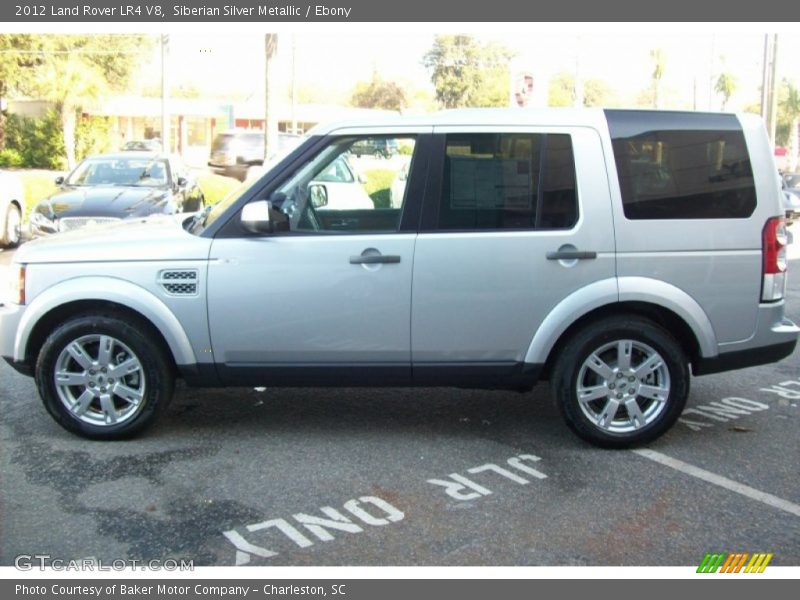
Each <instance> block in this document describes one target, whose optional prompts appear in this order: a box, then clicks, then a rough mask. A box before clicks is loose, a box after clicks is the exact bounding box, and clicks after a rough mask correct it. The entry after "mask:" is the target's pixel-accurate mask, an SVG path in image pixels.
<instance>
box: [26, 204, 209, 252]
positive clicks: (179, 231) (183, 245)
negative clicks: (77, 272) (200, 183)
mask: <svg viewBox="0 0 800 600" xmlns="http://www.w3.org/2000/svg"><path fill="white" fill-rule="evenodd" d="M190 218H191V217H190V216H187V215H185V214H179V215H153V216H150V217H146V218H137V219H128V220H125V221H120V222H118V223H114V224H112V225H104V226H101V227H97V228H88V229H76V230H75V231H67V232H64V233H59V234H57V235H52V236H47V237H44V238H38V239H34V240H32V241H30V242H27V243H26V244H23V245H22V246H20V247H19V249H18V250H17V251H16V253H15V254H14V262H17V263H26V264H31V263H70V262H110V261H114V262H117V261H119V262H136V261H157V260H205V259H207V258H208V252H209V247H210V245H211V240H210V239H208V238H202V237H198V236H196V235H192V234H191V233H189V232H188V231H186V230H185V229H184V227H183V223H184V222H186V221H187V220H188V219H190Z"/></svg>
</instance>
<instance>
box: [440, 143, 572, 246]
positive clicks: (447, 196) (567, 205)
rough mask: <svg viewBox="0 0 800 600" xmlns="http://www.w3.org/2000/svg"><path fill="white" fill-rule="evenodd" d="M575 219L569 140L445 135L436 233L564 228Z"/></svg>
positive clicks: (569, 225)
mask: <svg viewBox="0 0 800 600" xmlns="http://www.w3.org/2000/svg"><path fill="white" fill-rule="evenodd" d="M577 219H578V204H577V191H576V184H575V161H574V157H573V152H572V141H571V138H570V136H569V135H566V134H543V133H541V134H539V133H535V134H528V133H524V134H523V133H519V134H517V133H497V134H491V133H488V134H487V133H469V134H466V133H465V134H451V135H448V136H447V142H446V157H445V167H444V178H443V185H442V197H441V202H440V205H439V221H438V228H439V229H443V230H463V231H470V230H502V229H568V228H571V227H572V226H573V225H574V224H575V223H576V222H577Z"/></svg>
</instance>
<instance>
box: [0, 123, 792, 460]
mask: <svg viewBox="0 0 800 600" xmlns="http://www.w3.org/2000/svg"><path fill="white" fill-rule="evenodd" d="M381 137H383V138H387V141H388V140H392V141H394V142H395V143H398V144H399V145H400V144H401V145H402V146H403V147H404V148H409V149H410V151H411V155H410V156H411V163H410V165H411V166H410V169H409V173H408V177H407V182H406V190H405V194H404V196H403V201H402V206H400V207H394V206H391V205H389V203H388V202H380V203H379V202H374V203H373V206H371V207H365V208H352V209H340V210H324V207H325V206H326V200H327V198H326V194H327V192H328V191H329V190H327V188H326V189H323V188H324V187H325V186H326V185H327V184H326V182H323V181H321V179H322V178H323V174H324V173H326V169H328V168H330V165H332V164H333V162H334V161H335V160H337V159H338V158H339V157H346V156H347V155H348V154H349V152H350V149H351V146H352V144H353V140H354V138H355V139H356V141H357V140H359V139H372V138H381ZM768 149H769V143H768V141H767V135H766V131H765V128H764V126H763V123H762V121H761V120H760V119H759V118H758V117H757V116H755V115H747V114H741V115H734V114H703V113H681V112H658V111H623V110H606V111H603V110H600V109H590V110H581V111H572V110H561V111H554V110H549V111H548V110H545V111H522V110H499V111H498V110H484V111H452V112H447V113H443V114H439V115H433V116H429V117H418V118H406V119H399V120H392V121H386V122H385V123H382V124H379V125H376V124H375V123H368V122H364V123H360V122H357V123H352V124H345V125H341V124H340V125H331V126H322V127H319V128H318V129H316V130H315V132H314V134H313V135H312V136H310V137H309V138H308V139H307V140H306V141H305V142H304V143H303V144H302V145H301V146H300V147H298V148H297V149H295V150H294V151H293V152H292V153H290V154H289V155H288V156H286V157H285V158H284V159H283V160H281V161H280V162H279V163H278V164H277V165H275V166H274V168H272V169H270V170H269V171H268V172H267V173H265V174H264V176H263V177H262V178H261V179H259V180H257V181H254V182H252V184H251V185H244V186H242V188H241V189H240V191H239V193H238V194H233V195H231V196H229V197H228V198H227V199H225V200H223V201H222V202H220V203H219V204H217V205H215V206H214V207H213V208H210V209H207V210H205V211H203V212H201V213H197V214H196V215H194V216H191V217H187V218H185V219H183V220H179V219H176V218H174V217H173V218H167V217H165V218H161V219H151V220H147V221H142V220H136V221H129V222H128V223H123V224H120V225H118V226H115V227H111V228H106V229H98V230H96V231H94V232H91V231H86V232H75V233H74V234H72V235H68V236H54V237H52V238H50V239H47V240H39V241H35V242H33V243H31V244H26V245H25V246H23V247H22V248H21V249H20V250H19V251H18V252H17V253H16V255H15V258H14V263H12V277H11V281H12V282H13V286H14V287H13V290H12V292H13V296H14V300H13V302H12V303H10V304H9V305H7V306H5V307H2V308H0V355H2V356H3V357H4V358H5V359H6V360H7V361H8V362H9V363H10V364H11V365H12V366H13V367H14V368H16V369H17V370H18V371H20V372H21V373H24V374H27V375H33V376H34V377H35V379H36V383H37V389H38V391H39V394H40V396H41V398H42V400H43V402H44V405H45V407H46V409H47V410H48V412H49V413H50V414H51V415H52V416H53V418H54V419H55V420H56V421H57V422H58V423H59V424H60V425H62V426H63V427H64V428H66V429H68V430H69V431H72V432H75V433H77V434H80V435H83V436H86V437H89V438H95V439H115V438H122V437H128V436H131V435H134V434H136V433H138V432H140V431H142V430H143V429H144V428H145V427H147V426H148V425H150V424H151V423H152V422H153V421H154V420H155V419H156V418H157V417H158V415H159V414H161V413H163V411H164V410H165V408H166V406H167V403H168V401H169V398H170V395H171V394H172V390H173V383H174V381H175V379H176V378H178V377H180V378H183V379H184V380H185V382H186V383H187V384H189V385H196V386H199V385H202V386H220V385H230V386H242V385H248V386H268V387H280V386H314V387H319V386H353V385H361V386H365V385H367V386H369V385H372V386H420V387H426V386H453V387H467V388H469V387H472V388H493V389H494V388H506V389H516V390H520V391H524V390H528V389H530V388H531V387H532V386H533V385H534V384H536V383H537V382H538V381H543V380H547V381H549V382H550V386H551V388H552V391H553V394H554V395H555V397H556V399H557V403H558V406H559V407H560V410H561V412H562V414H563V416H564V418H565V420H566V423H567V425H569V427H570V428H571V429H572V430H573V431H574V432H575V433H576V434H577V435H579V436H580V437H581V438H583V439H585V440H587V441H589V442H591V443H593V444H596V445H598V446H602V447H614V448H620V447H629V446H635V445H641V444H645V443H648V442H650V441H652V440H654V439H656V438H657V437H658V436H660V435H661V434H663V433H664V432H665V431H667V430H668V429H669V428H670V427H671V426H672V425H673V424H674V423H675V421H676V420H677V419H678V416H679V415H680V414H681V411H682V410H683V408H684V406H685V403H686V400H687V397H688V395H689V385H690V376H691V374H694V375H704V374H707V373H716V372H721V371H727V370H731V369H739V368H743V367H747V366H753V365H759V364H766V363H771V362H775V361H778V360H780V359H782V358H784V357H787V356H789V355H790V354H791V353H792V352H793V350H794V348H795V346H796V344H797V339H798V334H800V328H798V327H797V326H796V325H795V324H794V323H792V322H791V321H790V320H789V319H788V318H787V317H786V314H785V294H786V270H787V262H788V261H787V260H786V244H787V236H786V227H785V218H784V215H783V212H782V209H781V205H780V187H779V184H778V180H777V178H776V177H775V168H776V167H775V162H774V159H773V157H772V155H771V153H770V151H769V150H768ZM387 168H389V169H397V170H399V169H401V168H402V165H401V163H400V162H399V161H394V162H390V163H387ZM381 171H383V170H381ZM394 175H396V173H394ZM385 177H386V179H384V181H391V173H390V174H385ZM387 188H388V183H387ZM381 192H382V193H384V194H385V195H386V196H387V197H388V195H389V192H388V190H387V189H386V188H384V189H382V190H381ZM275 306H281V307H287V310H281V311H276V310H275V308H274V307H275ZM424 396H425V394H424V392H420V394H419V398H420V401H424Z"/></svg>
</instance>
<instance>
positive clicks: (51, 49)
mask: <svg viewBox="0 0 800 600" xmlns="http://www.w3.org/2000/svg"><path fill="white" fill-rule="evenodd" d="M4 37H6V36H4ZM8 37H10V36H8ZM8 41H9V40H6V42H8ZM30 42H31V45H32V46H33V47H34V50H33V51H32V54H30V55H28V56H29V57H35V64H33V65H31V67H30V71H29V73H28V74H27V75H26V76H25V77H24V79H23V80H22V81H20V82H19V84H18V86H17V88H18V91H19V92H21V93H25V94H28V95H30V96H33V97H37V98H40V99H42V100H47V101H49V102H51V103H52V104H53V105H54V107H55V108H56V110H57V111H58V114H59V115H60V117H61V128H62V133H63V137H64V150H65V153H66V155H67V164H68V166H69V167H70V168H72V167H73V166H74V165H75V128H76V122H77V115H78V113H79V111H80V110H81V109H83V108H84V107H85V106H86V105H88V104H89V103H91V102H93V101H95V100H97V99H98V98H99V97H101V96H103V95H105V94H107V93H111V92H114V91H122V90H124V89H126V86H127V85H128V83H129V81H130V77H131V75H132V74H133V71H134V69H135V67H137V66H138V65H139V64H140V63H141V57H142V55H144V54H146V53H147V51H148V47H149V45H150V44H151V43H152V40H151V38H149V37H147V36H143V35H114V34H100V35H37V36H31V40H30Z"/></svg>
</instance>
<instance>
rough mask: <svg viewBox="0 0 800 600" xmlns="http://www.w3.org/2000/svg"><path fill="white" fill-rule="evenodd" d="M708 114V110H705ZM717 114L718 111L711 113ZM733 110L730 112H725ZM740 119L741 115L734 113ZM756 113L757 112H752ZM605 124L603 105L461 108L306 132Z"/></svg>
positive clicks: (340, 123) (335, 124) (330, 125)
mask: <svg viewBox="0 0 800 600" xmlns="http://www.w3.org/2000/svg"><path fill="white" fill-rule="evenodd" d="M613 110H619V111H621V112H658V113H671V114H687V115H688V114H698V111H666V110H659V111H655V110H648V109H613ZM709 114H711V113H709ZM714 114H720V113H714ZM727 114H733V113H727ZM736 116H738V117H739V118H740V119H741V118H742V115H736ZM756 116H757V115H756ZM481 125H489V126H491V125H495V126H526V125H528V126H530V125H544V126H566V125H568V126H585V127H594V128H603V127H606V126H607V121H606V116H605V109H603V108H462V109H452V110H445V111H441V112H437V113H432V114H427V115H412V116H398V117H384V118H375V119H360V120H348V121H338V122H332V123H322V124H320V125H317V126H316V127H314V128H313V129H312V130H311V131H309V132H308V135H327V134H330V133H333V132H335V131H338V130H341V129H351V128H375V129H379V128H390V127H434V126H440V127H453V126H481Z"/></svg>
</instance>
